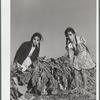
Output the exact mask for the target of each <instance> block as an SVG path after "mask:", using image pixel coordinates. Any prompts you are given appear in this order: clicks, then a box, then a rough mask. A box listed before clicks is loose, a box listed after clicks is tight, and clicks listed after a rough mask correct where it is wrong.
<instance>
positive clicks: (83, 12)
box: [10, 0, 97, 100]
mask: <svg viewBox="0 0 100 100" xmlns="http://www.w3.org/2000/svg"><path fill="white" fill-rule="evenodd" d="M96 2H97V1H96V0H10V100H96V99H97V98H96V94H97V92H96V91H97V90H96V87H97V86H96V84H97V83H96V82H97V80H96V79H97V76H96V75H97V55H96V54H97V53H96V51H97V49H96V48H97V42H96V36H97V31H96V30H97V26H96V18H97V17H96V12H97V10H96V7H97V4H96Z"/></svg>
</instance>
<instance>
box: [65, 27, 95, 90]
mask: <svg viewBox="0 0 100 100" xmlns="http://www.w3.org/2000/svg"><path fill="white" fill-rule="evenodd" d="M65 36H66V50H67V51H68V56H69V59H70V63H71V64H72V65H73V66H74V68H75V79H76V85H77V86H76V89H79V82H78V80H79V76H78V73H79V72H80V71H81V72H82V74H81V75H82V78H83V83H84V89H86V88H87V75H86V73H85V69H92V68H94V67H95V63H94V62H93V60H92V58H91V56H90V53H89V50H88V48H87V47H86V41H85V39H84V38H83V37H81V36H76V33H75V31H74V29H72V28H70V27H68V28H67V29H66V30H65Z"/></svg>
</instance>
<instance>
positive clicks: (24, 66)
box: [11, 32, 43, 94]
mask: <svg viewBox="0 0 100 100" xmlns="http://www.w3.org/2000/svg"><path fill="white" fill-rule="evenodd" d="M42 39H43V37H42V35H41V34H40V33H38V32H36V33H34V34H33V36H32V37H31V40H30V41H26V42H24V43H22V45H21V46H20V47H19V49H18V50H17V52H16V55H15V58H14V63H13V69H14V70H13V71H12V70H11V71H12V73H11V80H13V81H14V82H15V84H16V86H17V85H24V84H28V82H29V80H30V78H31V73H32V69H33V67H34V66H33V62H34V61H35V60H36V59H37V58H38V56H39V52H40V42H41V40H42ZM11 87H12V86H11ZM13 87H14V86H13ZM14 94H15V93H14Z"/></svg>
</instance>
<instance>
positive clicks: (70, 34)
mask: <svg viewBox="0 0 100 100" xmlns="http://www.w3.org/2000/svg"><path fill="white" fill-rule="evenodd" d="M68 37H69V39H70V41H71V42H74V40H75V34H73V33H72V32H68Z"/></svg>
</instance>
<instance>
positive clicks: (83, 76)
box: [82, 70, 87, 90]
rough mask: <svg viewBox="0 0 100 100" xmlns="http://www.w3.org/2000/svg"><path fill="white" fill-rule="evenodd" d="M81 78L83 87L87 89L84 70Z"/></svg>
mask: <svg viewBox="0 0 100 100" xmlns="http://www.w3.org/2000/svg"><path fill="white" fill-rule="evenodd" d="M82 79H83V85H84V89H85V90H86V89H87V74H86V71H85V70H82Z"/></svg>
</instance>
